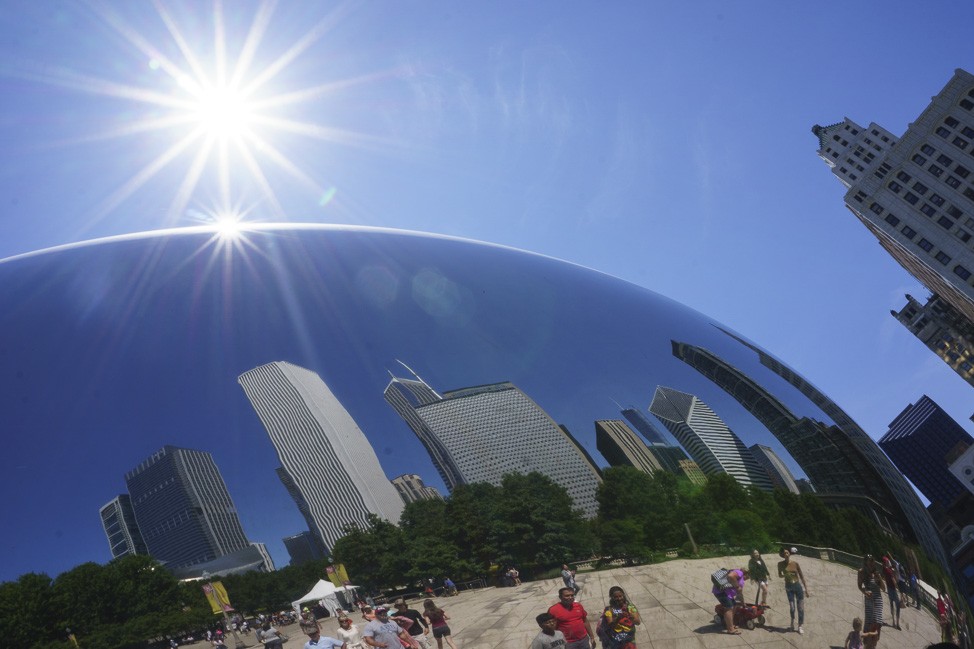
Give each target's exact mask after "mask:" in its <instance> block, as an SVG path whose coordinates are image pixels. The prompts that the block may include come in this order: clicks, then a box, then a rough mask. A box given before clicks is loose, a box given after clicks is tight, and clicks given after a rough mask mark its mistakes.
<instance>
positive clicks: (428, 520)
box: [0, 468, 943, 649]
mask: <svg viewBox="0 0 974 649" xmlns="http://www.w3.org/2000/svg"><path fill="white" fill-rule="evenodd" d="M603 479H604V480H603V483H602V485H601V486H600V488H599V492H598V502H599V513H598V516H597V517H595V518H594V519H585V518H584V517H583V516H582V515H581V513H580V512H578V511H577V510H575V509H573V507H572V504H573V503H572V500H571V498H570V497H569V496H568V493H567V492H566V491H565V490H564V488H562V487H561V486H559V485H557V484H555V483H554V482H552V481H551V480H550V479H549V478H547V477H545V476H543V475H541V474H538V473H532V474H528V475H518V474H511V475H508V476H505V477H504V479H503V481H502V483H501V485H500V486H494V485H489V484H471V485H462V486H460V487H458V488H456V489H455V490H454V491H453V493H452V494H451V495H450V497H449V498H447V499H446V500H426V501H420V502H415V503H410V504H409V505H407V506H406V508H405V510H404V511H403V514H402V518H401V519H400V521H399V524H398V525H396V524H393V523H390V522H388V521H383V520H381V519H378V518H375V517H373V518H372V519H371V520H370V521H369V524H368V525H367V526H366V527H365V528H360V527H355V526H352V527H349V528H346V530H345V532H346V534H345V536H344V537H343V538H341V539H339V541H338V542H337V543H336V544H335V547H334V549H333V550H334V552H333V553H334V557H333V558H334V560H335V561H338V562H342V563H344V564H345V566H346V568H347V569H348V573H349V575H350V577H351V578H352V579H353V580H354V581H355V583H357V584H360V585H363V586H365V587H366V588H368V589H370V590H387V591H388V590H396V589H400V588H408V587H409V586H410V584H415V583H417V582H420V581H422V580H424V579H426V578H429V577H434V578H442V577H444V576H450V577H452V578H453V579H454V580H456V581H460V580H464V579H469V578H475V577H480V578H483V577H487V578H488V579H489V578H490V577H491V576H492V575H494V574H495V573H496V571H497V569H498V568H499V569H506V568H507V567H509V566H515V567H517V568H518V570H520V572H521V575H522V577H523V578H532V577H540V576H550V575H555V574H557V571H558V568H559V566H560V565H561V564H562V563H565V562H569V561H572V560H574V559H581V558H589V557H595V556H600V557H603V558H625V559H627V560H630V561H633V562H646V561H654V560H661V559H662V558H663V554H664V552H665V551H668V550H672V549H678V551H679V552H680V554H681V555H684V556H688V555H689V554H690V553H691V547H692V546H691V544H690V541H689V536H688V530H689V532H690V533H691V534H692V536H693V539H694V540H695V541H696V543H697V544H700V545H718V546H721V549H720V550H719V551H720V552H721V553H722V554H726V553H736V552H741V553H743V552H747V551H749V550H750V549H751V548H758V549H760V550H761V551H762V552H767V551H769V550H772V549H773V548H772V547H771V546H772V541H773V540H780V541H788V542H795V543H803V544H807V545H818V546H828V547H834V548H837V549H841V550H844V551H847V552H851V553H856V554H864V553H867V552H869V553H873V554H877V555H879V554H883V553H885V552H893V553H894V554H896V555H897V556H900V557H907V556H910V553H911V550H915V549H914V548H908V547H906V546H905V545H904V544H903V542H902V541H901V540H900V539H897V538H894V537H891V536H890V535H888V534H886V533H885V532H883V531H882V530H881V529H880V528H879V526H877V525H876V524H875V523H873V522H872V521H870V520H869V519H867V518H866V517H864V516H863V515H861V514H860V513H858V512H856V511H854V510H842V511H835V510H831V509H829V508H827V507H825V505H823V503H822V501H821V500H820V499H819V498H818V497H816V496H814V495H795V494H791V493H789V492H786V491H780V490H779V491H776V492H774V493H773V494H768V493H765V492H761V491H750V490H746V489H744V488H743V487H742V486H741V485H740V484H738V483H737V482H736V481H735V480H734V479H732V478H731V477H730V476H727V475H715V476H711V477H710V479H709V481H708V482H707V484H706V485H704V486H698V485H694V484H692V483H690V482H689V481H688V480H686V479H685V478H679V477H677V476H674V475H672V474H669V473H666V472H661V471H660V472H656V473H655V474H653V475H647V474H645V473H642V472H639V471H637V470H635V469H631V468H612V469H607V470H606V471H605V473H604V476H603ZM916 554H917V556H919V557H920V558H921V565H920V569H921V573H922V574H923V575H924V576H925V577H926V578H927V579H928V580H931V581H934V583H942V581H943V576H942V573H941V572H940V571H939V568H937V567H935V566H934V565H933V564H932V563H931V562H929V561H927V560H926V559H925V558H924V557H923V555H922V553H920V552H919V551H916ZM326 565H327V562H324V561H321V562H311V563H307V564H303V565H301V566H289V567H287V568H284V569H282V570H278V571H276V572H274V573H248V574H244V575H232V576H228V577H225V578H223V579H222V581H223V583H224V585H225V586H226V587H227V591H228V592H229V594H230V598H231V601H232V602H233V604H234V606H235V607H236V609H237V610H238V611H240V612H243V613H245V614H248V615H249V614H256V613H258V612H274V611H280V610H283V609H286V608H288V607H289V606H290V602H291V601H292V600H294V599H296V598H297V597H300V596H301V595H303V594H304V593H305V592H306V591H307V590H308V588H309V587H310V586H311V585H313V584H314V583H315V582H316V581H317V580H318V579H321V578H323V577H324V575H325V567H326ZM217 619H218V618H216V617H215V616H214V615H213V614H212V612H211V610H210V607H209V605H208V604H207V602H206V600H205V598H204V596H203V593H202V589H201V588H200V584H198V583H189V584H185V583H180V582H178V581H177V580H176V579H175V578H174V577H173V576H172V575H171V574H170V573H169V572H168V571H167V570H165V569H164V568H163V567H162V566H160V565H159V564H158V563H156V562H155V561H153V560H152V559H150V558H148V557H144V556H130V557H123V558H121V559H117V560H115V561H112V562H111V563H108V564H107V565H104V566H102V565H98V564H95V563H86V564H82V565H80V566H77V567H76V568H74V569H72V570H70V571H68V572H65V573H63V574H61V575H60V576H58V577H57V578H56V579H53V580H52V579H51V578H50V577H48V576H47V575H38V574H27V575H23V576H22V577H20V579H18V580H17V581H14V582H6V583H3V584H0V638H3V641H2V644H4V646H7V645H9V646H16V647H65V648H67V647H70V646H71V645H70V644H69V643H68V641H67V639H66V632H65V629H66V628H71V629H72V631H74V632H75V634H77V636H78V638H79V642H80V643H81V646H82V647H83V649H100V648H102V647H105V648H118V647H133V648H134V647H144V646H145V645H146V640H147V639H150V638H161V637H164V636H166V635H181V634H184V633H187V632H193V631H197V630H200V629H204V628H207V627H208V626H210V625H212V624H213V623H214V622H215V621H216V620H217Z"/></svg>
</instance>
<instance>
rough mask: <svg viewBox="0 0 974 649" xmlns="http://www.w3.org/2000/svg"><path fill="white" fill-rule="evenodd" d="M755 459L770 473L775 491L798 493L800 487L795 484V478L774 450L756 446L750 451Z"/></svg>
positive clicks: (759, 445)
mask: <svg viewBox="0 0 974 649" xmlns="http://www.w3.org/2000/svg"><path fill="white" fill-rule="evenodd" d="M748 450H749V451H751V455H753V456H754V459H755V460H757V461H758V464H760V465H761V466H762V467H764V470H765V471H767V472H768V478H770V479H771V484H773V485H774V488H775V489H785V490H787V491H790V492H791V493H793V494H796V493H798V485H797V484H795V476H793V475H792V474H791V471H790V470H789V469H788V465H786V464H785V463H784V462H783V461H782V459H781V458H780V457H778V454H777V453H775V452H774V449H773V448H771V447H770V446H765V445H764V444H755V445H754V446H751V447H750V448H749V449H748Z"/></svg>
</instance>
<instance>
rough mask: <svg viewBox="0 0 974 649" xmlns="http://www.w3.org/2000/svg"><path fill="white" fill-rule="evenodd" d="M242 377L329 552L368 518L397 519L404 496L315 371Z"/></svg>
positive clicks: (278, 365)
mask: <svg viewBox="0 0 974 649" xmlns="http://www.w3.org/2000/svg"><path fill="white" fill-rule="evenodd" d="M237 380H238V382H239V383H240V385H241V386H242V387H243V389H244V392H245V393H246V394H247V398H248V399H250V403H251V404H252V405H253V406H254V410H256V411H257V415H258V416H259V417H260V420H261V422H262V423H263V424H264V428H266V429H267V434H268V435H269V436H270V438H271V442H272V443H273V444H274V448H275V449H276V450H277V455H278V457H279V458H280V460H281V467H280V468H279V469H278V475H279V476H280V478H281V481H282V482H284V485H285V486H286V487H287V489H288V491H289V493H290V494H291V496H292V498H294V500H295V502H296V503H297V505H298V508H299V509H300V510H301V513H302V514H304V516H305V519H306V520H307V522H308V527H309V529H310V530H311V532H312V533H314V534H316V535H317V536H318V537H319V538H320V540H321V542H322V543H323V544H324V547H325V548H328V549H329V550H330V548H332V547H333V545H334V543H335V541H336V540H337V539H338V538H340V537H341V536H342V528H343V527H344V526H345V525H348V524H353V523H354V524H358V525H359V526H363V527H364V526H365V525H366V524H367V520H368V515H369V514H376V515H378V516H379V517H380V518H384V519H386V520H389V521H391V522H393V523H397V522H398V521H399V515H400V514H401V513H402V509H403V502H402V499H401V498H400V497H399V494H398V493H396V490H395V489H394V488H393V486H392V484H391V483H390V482H389V480H388V478H386V476H385V473H384V472H383V470H382V467H381V466H380V465H379V459H378V458H377V457H376V455H375V451H374V450H373V449H372V445H371V444H370V443H369V440H368V439H367V438H366V437H365V434H364V433H362V430H361V429H360V428H359V427H358V425H357V424H356V423H355V420H354V419H352V416H351V415H350V414H348V411H347V410H345V408H344V407H343V406H342V404H341V402H339V401H338V399H337V398H336V397H335V395H334V394H332V392H331V390H329V389H328V386H327V385H325V382H324V381H322V380H321V378H320V377H319V376H318V375H317V374H315V373H314V372H312V371H310V370H307V369H304V368H302V367H298V366H296V365H292V364H290V363H285V362H275V363H268V364H267V365H261V366H260V367H257V368H254V369H252V370H250V371H249V372H245V373H244V374H241V375H240V377H239V378H238V379H237Z"/></svg>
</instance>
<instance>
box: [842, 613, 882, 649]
mask: <svg viewBox="0 0 974 649" xmlns="http://www.w3.org/2000/svg"><path fill="white" fill-rule="evenodd" d="M878 635H879V633H878V632H876V631H863V630H862V619H861V618H858V617H857V618H856V619H854V620H853V621H852V631H850V632H849V635H848V636H846V639H845V647H844V649H864V647H865V646H866V643H869V644H870V646H873V647H874V646H876V642H875V641H876V640H877V639H878V638H877V636H878Z"/></svg>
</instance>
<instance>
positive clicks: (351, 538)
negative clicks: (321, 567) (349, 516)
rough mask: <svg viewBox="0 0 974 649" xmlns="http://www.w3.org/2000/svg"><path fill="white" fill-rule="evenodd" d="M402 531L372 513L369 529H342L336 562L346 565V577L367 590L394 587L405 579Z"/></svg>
mask: <svg viewBox="0 0 974 649" xmlns="http://www.w3.org/2000/svg"><path fill="white" fill-rule="evenodd" d="M404 545H405V544H404V542H403V535H402V531H401V530H400V529H399V528H398V527H396V526H395V525H393V524H392V523H390V522H389V521H386V520H383V519H381V518H379V517H378V516H376V515H375V514H369V518H368V526H367V527H366V528H365V529H363V528H361V527H359V526H358V525H350V526H348V527H346V528H345V535H344V536H343V537H341V538H340V539H338V540H337V541H336V542H335V547H334V549H333V554H334V556H335V559H336V560H337V561H339V562H341V563H344V564H345V567H346V569H347V570H348V572H349V576H352V575H355V577H354V579H356V580H358V581H361V582H362V585H364V586H368V587H370V588H383V587H393V586H397V585H399V584H402V583H404V582H405V581H406V580H407V577H406V572H407V566H406V558H405V556H403V547H404Z"/></svg>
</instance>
